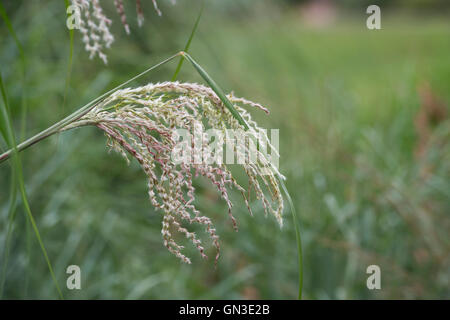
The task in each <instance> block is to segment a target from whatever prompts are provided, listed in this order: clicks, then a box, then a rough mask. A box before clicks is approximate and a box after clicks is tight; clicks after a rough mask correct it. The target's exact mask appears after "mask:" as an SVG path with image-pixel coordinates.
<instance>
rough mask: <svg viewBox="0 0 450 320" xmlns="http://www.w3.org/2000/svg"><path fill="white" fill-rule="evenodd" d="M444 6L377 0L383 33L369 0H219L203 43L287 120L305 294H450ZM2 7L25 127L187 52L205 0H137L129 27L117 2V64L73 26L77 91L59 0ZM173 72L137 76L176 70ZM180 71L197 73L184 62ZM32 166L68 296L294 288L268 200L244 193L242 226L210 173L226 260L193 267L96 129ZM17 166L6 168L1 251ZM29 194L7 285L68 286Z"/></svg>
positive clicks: (0, 44)
mask: <svg viewBox="0 0 450 320" xmlns="http://www.w3.org/2000/svg"><path fill="white" fill-rule="evenodd" d="M386 2H387V1H386ZM438 2H439V1H415V2H414V1H411V2H409V1H408V2H406V1H398V2H395V3H392V2H391V3H390V4H389V6H388V7H387V9H386V10H384V8H383V7H382V30H379V31H369V30H367V28H366V26H365V20H366V18H367V15H366V14H365V8H364V7H361V6H354V5H353V3H352V2H351V1H346V2H345V3H343V4H342V5H341V6H339V7H338V6H336V5H335V4H334V3H335V2H332V1H322V2H321V3H320V6H318V7H319V9H317V4H316V6H315V5H312V4H311V3H310V2H308V1H285V2H281V1H261V0H258V1H251V0H241V1H238V0H233V1H231V0H229V1H219V0H215V1H207V5H206V7H205V12H204V14H203V18H202V20H201V22H200V25H199V29H198V32H197V34H196V36H195V38H194V40H193V43H192V46H191V54H192V55H193V56H194V57H195V58H196V60H197V61H199V62H200V63H201V64H202V65H203V66H204V67H205V68H206V69H207V70H208V72H209V73H210V74H211V75H212V76H213V77H214V78H215V79H216V81H217V82H218V83H220V84H221V85H222V87H223V88H224V89H225V90H226V91H231V90H234V92H235V94H236V95H238V96H245V97H248V98H251V99H252V100H255V101H259V102H262V103H263V104H265V105H267V106H269V107H270V110H271V115H270V116H269V117H266V116H265V115H263V114H261V113H258V112H255V113H254V117H255V118H256V119H257V120H258V121H259V122H260V123H261V124H262V125H264V126H266V127H268V128H280V138H281V159H280V165H281V171H282V172H283V173H284V174H285V175H286V176H287V178H288V180H287V185H288V187H289V189H290V192H291V195H292V196H293V200H294V202H295V204H296V206H297V209H298V211H299V214H300V216H301V226H302V236H303V242H304V244H303V245H304V248H303V251H304V255H305V257H304V262H305V267H304V268H305V273H304V277H305V280H304V281H305V288H304V296H305V297H306V298H310V299H346V298H347V299H348V298H358V299H365V298H372V299H373V298H375V299H376V298H449V297H450V294H449V289H448V288H449V267H450V265H449V247H450V239H449V236H448V230H449V227H450V225H449V224H450V223H449V222H450V220H449V213H450V179H449V178H450V175H449V170H450V167H449V164H450V161H449V160H450V158H449V157H450V148H449V133H450V132H449V129H450V126H449V120H448V111H449V110H448V104H449V102H450V90H449V86H450V58H449V52H450V22H449V20H448V12H447V11H445V10H444V9H445V7H438V6H439V3H438ZM2 3H3V6H4V7H5V10H6V12H7V13H8V16H9V18H10V19H11V22H12V25H13V27H14V30H15V32H16V34H17V37H18V39H19V41H20V43H21V45H22V46H23V51H24V53H25V56H26V59H25V61H24V59H21V58H20V55H19V51H18V49H17V45H16V43H15V41H14V39H13V37H11V35H10V33H9V32H8V29H7V28H6V25H5V24H4V23H3V22H1V23H0V72H1V74H2V76H3V79H4V83H5V87H6V90H7V93H8V97H9V104H10V107H11V109H12V110H11V111H12V117H13V120H14V124H15V128H16V136H17V137H22V138H23V137H25V136H31V135H32V134H35V133H37V132H38V131H40V130H42V129H44V128H46V127H48V126H49V125H50V124H52V123H54V122H55V121H57V120H59V119H61V118H62V117H63V116H64V115H67V114H69V113H70V112H71V111H73V110H75V109H76V108H78V107H80V106H81V105H83V104H84V103H86V102H88V101H90V100H92V99H93V98H95V97H97V96H99V95H100V94H101V93H103V92H105V91H107V90H108V89H110V88H113V87H114V86H115V85H117V84H120V83H121V82H123V81H125V80H127V79H128V78H130V77H131V76H133V75H135V74H137V73H139V72H141V71H143V70H144V69H146V68H147V67H149V66H151V65H153V64H155V63H157V62H159V61H161V60H162V59H164V58H166V57H168V56H170V55H172V54H173V53H175V52H177V51H179V50H180V49H181V48H183V47H184V44H185V42H186V40H187V38H188V36H189V33H190V30H191V28H192V25H193V23H194V21H195V19H196V15H197V13H198V10H199V8H200V1H193V0H178V3H177V5H176V6H171V5H170V2H169V1H160V7H161V9H162V11H163V17H161V18H160V17H158V16H157V15H156V13H155V12H154V11H153V10H152V8H151V6H150V5H149V4H148V5H146V7H145V13H146V21H145V24H144V27H143V28H141V29H139V28H137V22H136V16H135V11H134V7H133V5H131V4H130V5H128V6H126V11H127V13H128V18H129V23H130V27H131V31H132V32H131V35H130V36H127V35H126V34H125V31H124V30H123V27H122V25H121V24H120V20H119V17H118V16H117V14H116V13H115V11H114V8H113V6H112V5H109V4H108V5H105V8H106V9H107V10H106V11H107V14H108V15H109V16H110V17H112V18H113V20H114V23H113V32H114V34H115V36H116V42H115V43H114V44H113V46H112V49H111V50H109V51H108V55H109V64H108V66H105V65H104V64H103V62H102V61H101V60H99V59H95V60H89V59H88V57H87V53H86V52H85V51H84V50H83V47H82V43H81V39H80V34H79V33H77V32H75V46H74V54H73V67H72V74H71V79H70V86H69V90H68V92H67V95H65V80H66V78H67V70H68V60H69V44H70V42H69V33H68V30H67V28H66V27H65V5H64V1H55V0H41V1H37V0H33V1H8V0H7V1H2ZM380 4H381V5H384V2H380ZM423 8H426V9H427V10H424V9H423ZM436 8H441V9H442V10H436ZM417 9H419V10H418V11H416V10H417ZM321 10H322V11H321ZM439 11H440V12H439ZM324 13H325V14H324ZM24 66H25V78H23V76H22V71H21V70H22V68H23V67H24ZM175 67H176V63H172V64H170V65H165V66H164V67H163V68H161V69H159V70H158V71H156V72H154V73H152V74H150V75H149V76H147V77H146V78H145V79H141V80H140V81H139V82H138V83H139V84H143V83H145V82H149V81H151V82H156V81H163V80H169V79H170V78H171V76H172V74H173V72H174V70H175ZM179 79H180V80H183V81H198V82H200V81H201V79H200V78H199V77H198V76H197V75H196V72H195V71H194V70H193V69H192V67H191V66H190V65H188V64H187V63H185V64H184V66H183V69H182V70H181V73H180V75H179ZM24 102H25V105H26V106H27V114H26V115H25V116H23V115H24V113H23V111H24V108H22V107H21V106H23V105H24ZM23 120H26V121H25V123H26V126H25V130H24V131H23V134H21V133H20V132H21V129H20V128H21V124H23V123H24V121H23ZM0 147H1V150H5V149H6V144H5V143H4V141H2V142H1V145H0ZM22 163H23V166H24V176H25V182H26V188H27V194H28V197H29V201H30V204H31V208H32V211H33V213H34V216H35V218H36V222H37V225H38V227H39V229H40V231H41V235H42V238H43V241H44V243H45V245H46V248H47V251H48V253H49V257H50V259H51V260H52V263H53V267H54V270H55V273H56V277H57V279H58V281H59V283H60V286H61V287H62V288H63V293H64V295H65V297H66V298H70V299H81V298H102V299H104V298H146V299H154V298H160V299H162V298H174V299H182V298H189V299H196V298H206V299H211V298H213V299H214V298H223V299H233V298H264V299H290V298H295V296H296V290H297V289H296V285H297V265H296V261H297V260H296V247H295V236H294V230H293V225H292V223H291V220H290V216H289V215H288V214H287V212H286V215H285V217H286V223H285V227H284V228H283V229H282V230H280V229H279V227H278V226H277V223H276V221H275V220H274V219H271V218H265V217H264V215H263V214H262V208H260V207H258V204H256V203H255V204H254V213H255V215H254V217H250V216H249V214H248V213H247V210H246V208H245V205H244V204H243V203H242V201H241V200H239V195H238V194H235V201H236V205H235V207H234V213H235V216H236V217H237V218H238V223H239V232H238V233H235V232H234V231H233V228H232V226H231V223H230V221H229V220H228V216H227V214H226V206H225V204H224V203H223V202H222V201H221V200H220V198H219V196H218V194H217V193H216V192H214V191H213V189H211V188H210V187H209V185H208V184H207V183H205V184H203V182H202V181H198V184H197V186H196V187H197V189H198V191H199V196H198V198H197V201H198V203H197V205H198V207H199V208H200V209H201V210H202V211H204V212H205V213H206V214H207V215H209V216H211V217H212V218H213V219H214V221H215V223H216V225H217V227H218V233H219V235H220V236H221V244H222V249H223V250H222V257H221V260H220V262H219V265H218V267H217V269H215V268H214V265H213V261H212V260H213V259H211V261H203V260H202V259H201V258H200V257H199V256H198V255H197V254H196V253H195V252H194V250H192V252H191V253H192V254H191V256H192V258H193V265H182V264H180V262H179V261H178V260H177V259H176V258H175V257H174V256H172V255H171V254H170V253H169V252H167V250H166V249H165V248H164V247H163V245H162V241H161V235H160V227H161V215H160V214H159V213H158V212H155V211H154V209H153V208H152V207H151V205H150V203H149V201H148V198H147V192H146V182H145V177H144V174H143V173H142V172H141V171H140V169H139V167H138V166H137V165H136V164H135V163H134V164H132V165H131V166H130V167H127V166H126V163H125V162H124V161H123V160H122V159H121V158H120V157H119V156H118V155H116V154H110V155H109V154H108V153H107V152H106V149H105V138H104V136H103V135H102V134H101V133H100V132H99V131H98V130H96V129H94V128H90V129H89V128H88V129H80V130H75V131H73V132H67V133H64V134H61V135H59V136H57V137H52V138H51V139H49V140H47V141H46V142H42V143H40V144H39V145H37V146H35V147H32V148H31V149H29V150H27V151H25V152H23V153H22ZM10 178H11V177H10V170H9V168H8V164H7V163H3V164H1V166H0V253H1V255H0V257H1V258H0V259H4V250H5V242H6V234H7V231H6V230H7V226H8V223H7V221H8V206H9V203H8V200H9V192H10V190H9V189H10V184H9V181H10ZM17 204H18V212H17V215H16V217H15V220H14V224H13V234H12V241H11V246H10V257H9V261H8V266H7V269H6V271H5V272H6V283H5V288H4V292H3V297H4V298H57V297H58V295H57V292H56V290H55V287H54V285H53V283H52V280H51V277H50V274H49V272H48V269H47V265H46V262H45V260H44V258H43V256H42V254H41V252H40V250H39V244H38V243H37V242H36V240H35V238H34V236H33V234H32V233H31V232H30V230H29V226H27V222H26V221H27V220H26V217H25V214H23V213H24V210H23V207H22V204H21V201H20V198H18V200H17ZM199 232H200V230H199ZM211 253H212V252H211ZM70 264H76V265H79V266H80V267H81V270H82V290H79V291H76V290H75V291H69V290H67V289H65V280H66V274H65V270H66V267H67V266H68V265H70ZM370 264H377V265H379V266H380V267H381V270H382V289H381V290H378V291H369V290H368V289H367V288H366V278H367V275H366V273H365V271H366V268H367V266H368V265H370ZM0 265H1V266H3V261H2V263H1V264H0Z"/></svg>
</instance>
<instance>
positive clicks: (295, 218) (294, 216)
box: [278, 176, 303, 300]
mask: <svg viewBox="0 0 450 320" xmlns="http://www.w3.org/2000/svg"><path fill="white" fill-rule="evenodd" d="M278 180H279V181H280V184H281V187H282V188H283V191H284V193H285V194H286V198H287V200H288V202H289V207H290V208H291V214H292V220H293V222H294V228H295V238H296V240H297V255H298V299H299V300H301V299H302V290H303V252H302V238H301V237H300V226H299V219H298V216H297V211H295V207H294V203H293V202H292V198H291V196H290V194H289V191H288V189H287V188H286V185H285V184H284V182H283V178H282V177H281V176H278Z"/></svg>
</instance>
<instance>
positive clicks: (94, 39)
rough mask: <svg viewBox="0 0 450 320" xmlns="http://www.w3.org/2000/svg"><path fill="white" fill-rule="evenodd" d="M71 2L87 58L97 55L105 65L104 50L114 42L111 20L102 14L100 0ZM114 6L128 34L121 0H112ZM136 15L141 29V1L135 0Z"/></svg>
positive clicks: (142, 16)
mask: <svg viewBox="0 0 450 320" xmlns="http://www.w3.org/2000/svg"><path fill="white" fill-rule="evenodd" d="M71 2H72V5H74V6H76V7H77V8H78V9H79V13H80V16H79V18H80V19H79V22H80V25H79V26H78V29H79V30H80V32H81V34H82V36H83V38H82V40H83V43H84V48H85V50H86V51H87V52H89V58H91V59H92V58H94V57H95V56H96V55H98V56H99V58H100V59H102V60H103V62H104V63H105V64H106V63H107V62H108V60H107V56H106V54H105V52H104V49H105V48H106V49H108V48H110V47H111V44H112V43H113V42H114V36H113V35H112V34H111V31H110V26H111V24H112V20H111V19H109V18H107V17H106V15H105V14H104V12H103V8H102V6H101V4H100V0H71ZM152 3H153V7H154V9H155V11H156V12H157V14H158V15H159V16H161V15H162V13H161V10H160V9H159V8H158V4H157V2H156V0H152ZM172 4H175V1H174V0H172ZM114 5H115V7H116V11H117V13H118V14H119V17H120V20H121V22H122V24H123V27H124V29H125V32H126V33H127V34H130V26H129V24H128V22H127V16H126V13H125V8H124V3H123V0H114ZM136 14H137V21H138V25H139V27H141V26H142V25H143V23H144V11H143V8H142V1H141V0H136Z"/></svg>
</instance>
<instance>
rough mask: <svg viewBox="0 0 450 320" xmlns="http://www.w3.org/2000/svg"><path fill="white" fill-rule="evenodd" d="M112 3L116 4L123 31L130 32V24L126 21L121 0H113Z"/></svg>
mask: <svg viewBox="0 0 450 320" xmlns="http://www.w3.org/2000/svg"><path fill="white" fill-rule="evenodd" d="M114 5H115V6H116V10H117V13H118V14H119V16H120V20H121V21H122V24H123V27H124V28H125V32H126V33H127V34H130V26H129V25H128V23H127V16H126V14H125V9H124V8H123V1H122V0H114Z"/></svg>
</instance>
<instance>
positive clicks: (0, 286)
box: [0, 164, 17, 299]
mask: <svg viewBox="0 0 450 320" xmlns="http://www.w3.org/2000/svg"><path fill="white" fill-rule="evenodd" d="M16 179H17V177H16V171H15V170H14V166H13V165H12V164H11V185H10V192H9V208H8V229H7V233H6V240H5V248H4V250H3V264H2V273H1V278H0V299H3V290H4V287H5V280H6V269H7V268H8V261H9V250H10V248H11V236H12V230H13V225H14V218H15V216H16V201H17V183H16Z"/></svg>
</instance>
